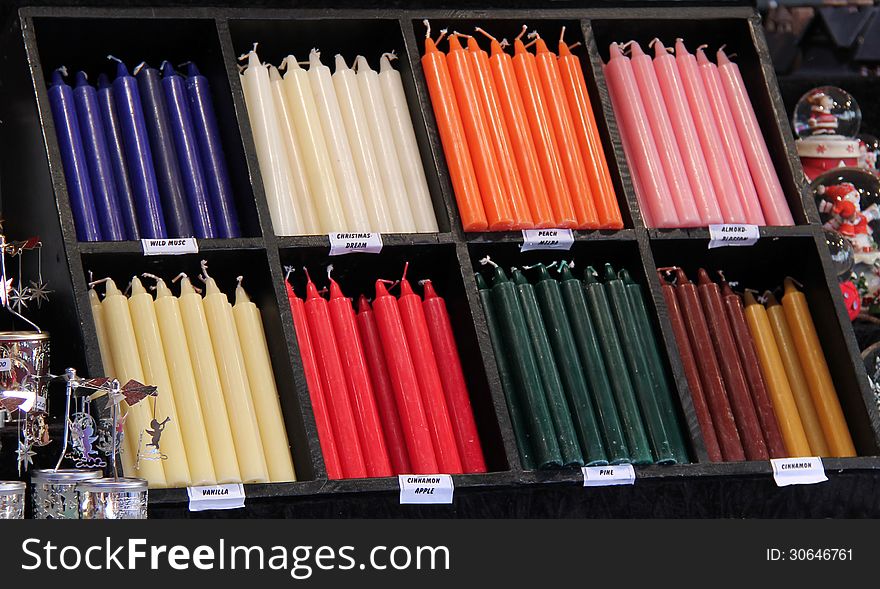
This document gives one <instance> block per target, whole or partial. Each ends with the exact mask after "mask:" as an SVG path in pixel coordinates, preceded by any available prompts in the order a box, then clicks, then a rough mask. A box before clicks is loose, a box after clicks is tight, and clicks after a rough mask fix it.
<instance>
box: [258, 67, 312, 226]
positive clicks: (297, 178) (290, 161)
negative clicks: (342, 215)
mask: <svg viewBox="0 0 880 589" xmlns="http://www.w3.org/2000/svg"><path fill="white" fill-rule="evenodd" d="M269 85H270V86H271V87H272V104H273V106H274V107H275V116H276V119H277V121H278V125H279V126H280V132H281V141H282V143H283V144H284V147H285V154H286V155H287V165H288V166H289V167H290V181H291V184H290V193H291V196H292V197H293V198H294V199H295V200H296V201H297V202H298V203H299V205H300V209H301V210H302V214H303V227H302V232H303V233H305V234H317V233H321V224H320V222H319V221H318V211H317V209H316V208H315V203H314V202H313V201H312V191H311V189H310V188H309V179H308V176H307V175H306V170H305V164H304V163H303V158H302V149H301V148H300V146H299V140H298V139H297V136H296V128H295V127H294V125H293V118H292V117H291V116H290V113H289V112H288V111H287V101H286V100H285V98H284V80H282V79H281V74H279V73H278V68H276V67H275V66H274V65H270V66H269Z"/></svg>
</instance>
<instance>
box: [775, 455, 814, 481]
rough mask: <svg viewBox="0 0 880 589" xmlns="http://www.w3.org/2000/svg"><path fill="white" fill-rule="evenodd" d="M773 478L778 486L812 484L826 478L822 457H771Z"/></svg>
mask: <svg viewBox="0 0 880 589" xmlns="http://www.w3.org/2000/svg"><path fill="white" fill-rule="evenodd" d="M770 465H771V466H772V467H773V479H774V480H775V481H776V484H777V485H778V486H780V487H787V486H788V485H812V484H814V483H821V482H824V481H827V480H828V477H827V476H826V475H825V467H824V466H823V465H822V459H821V458H819V457H817V456H806V457H802V458H772V459H771V460H770Z"/></svg>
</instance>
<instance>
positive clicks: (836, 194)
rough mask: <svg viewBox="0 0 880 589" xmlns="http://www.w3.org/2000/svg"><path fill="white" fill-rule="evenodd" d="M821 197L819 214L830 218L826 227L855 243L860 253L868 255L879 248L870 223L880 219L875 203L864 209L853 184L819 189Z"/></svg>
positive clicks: (878, 208)
mask: <svg viewBox="0 0 880 589" xmlns="http://www.w3.org/2000/svg"><path fill="white" fill-rule="evenodd" d="M817 190H818V192H819V194H820V195H821V196H822V200H821V201H820V202H819V212H821V213H824V214H827V215H829V216H830V218H829V219H828V221H826V222H825V228H826V229H831V230H834V231H837V232H838V233H840V234H841V235H843V236H844V237H846V238H847V239H849V241H850V242H851V243H852V245H853V249H854V250H855V251H856V252H857V253H869V252H873V251H875V250H876V249H877V245H876V244H875V243H874V238H873V237H872V234H873V233H874V231H873V229H872V228H871V226H870V225H868V222H869V221H876V220H877V219H880V207H878V206H877V205H876V204H872V205H871V206H869V207H868V208H866V209H865V210H862V209H861V195H860V194H859V191H858V189H857V188H856V187H855V184H853V183H852V182H841V183H840V184H832V185H830V186H819V187H818V189H817Z"/></svg>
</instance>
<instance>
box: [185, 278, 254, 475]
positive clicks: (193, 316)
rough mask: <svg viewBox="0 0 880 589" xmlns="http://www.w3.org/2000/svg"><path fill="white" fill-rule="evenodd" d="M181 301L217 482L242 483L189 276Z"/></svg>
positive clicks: (208, 341) (210, 348)
mask: <svg viewBox="0 0 880 589" xmlns="http://www.w3.org/2000/svg"><path fill="white" fill-rule="evenodd" d="M179 300H180V315H181V317H182V319H183V329H184V331H186V342H187V348H188V349H189V359H190V362H191V363H192V367H193V372H194V374H195V378H196V386H197V387H198V392H199V402H200V405H201V407H202V417H203V418H204V420H205V429H206V430H207V433H208V442H209V443H210V444H211V456H212V458H213V460H214V472H215V474H216V475H217V482H218V483H221V484H225V483H240V482H241V472H240V471H239V469H238V458H237V456H236V454H235V444H234V442H233V441H232V428H231V427H230V426H229V416H228V415H227V413H226V402H225V401H224V400H223V387H222V385H221V384H220V372H219V370H218V369H217V362H216V360H215V358H214V348H213V346H212V345H211V334H210V333H209V332H208V320H207V318H206V317H205V308H204V304H203V303H202V297H201V295H199V293H197V292H196V291H195V290H194V289H193V286H192V283H190V281H189V278H187V277H186V276H184V277H183V279H182V280H181V281H180V299H179Z"/></svg>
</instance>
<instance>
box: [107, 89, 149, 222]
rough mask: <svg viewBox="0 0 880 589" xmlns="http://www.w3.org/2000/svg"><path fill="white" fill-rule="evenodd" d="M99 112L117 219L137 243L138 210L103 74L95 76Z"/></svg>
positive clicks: (111, 90)
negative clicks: (113, 189)
mask: <svg viewBox="0 0 880 589" xmlns="http://www.w3.org/2000/svg"><path fill="white" fill-rule="evenodd" d="M98 110H99V111H100V112H101V123H102V124H103V126H104V141H105V142H106V144H107V155H108V156H109V157H110V166H111V167H112V168H113V180H114V182H115V183H116V196H117V198H118V202H119V215H120V216H121V217H122V224H123V225H124V226H125V235H126V238H127V239H140V238H141V231H140V229H138V223H137V208H136V207H135V203H134V192H132V189H131V178H129V176H128V167H127V166H126V165H125V148H124V147H123V142H122V127H121V126H120V125H119V117H118V116H117V115H116V104H115V103H114V101H113V89H112V88H111V87H110V81H109V80H108V79H107V75H106V74H101V75H100V76H98Z"/></svg>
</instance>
